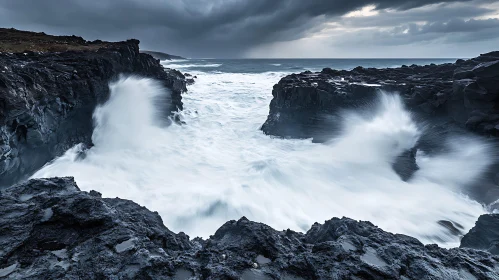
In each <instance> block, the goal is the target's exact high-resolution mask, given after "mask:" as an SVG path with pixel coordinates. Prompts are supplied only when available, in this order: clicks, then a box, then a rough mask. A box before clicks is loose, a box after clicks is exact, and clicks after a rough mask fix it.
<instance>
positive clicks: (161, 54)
mask: <svg viewBox="0 0 499 280" xmlns="http://www.w3.org/2000/svg"><path fill="white" fill-rule="evenodd" d="M140 52H141V53H146V54H150V55H152V56H153V57H154V58H156V59H160V60H172V59H185V58H184V57H181V56H178V55H171V54H167V53H164V52H155V51H140Z"/></svg>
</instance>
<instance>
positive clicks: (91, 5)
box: [0, 0, 490, 57]
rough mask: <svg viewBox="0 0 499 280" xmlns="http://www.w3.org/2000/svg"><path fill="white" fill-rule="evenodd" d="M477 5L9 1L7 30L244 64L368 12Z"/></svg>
mask: <svg viewBox="0 0 499 280" xmlns="http://www.w3.org/2000/svg"><path fill="white" fill-rule="evenodd" d="M470 1H471V0H448V1H445V0H443V1H442V0H417V1H416V0H405V1H400V0H377V1H373V0H350V1H344V0H213V1H209V0H191V1H188V0H185V1H180V0H177V1H175V0H98V1H97V0H95V1H91V0H64V1H61V0H44V1H39V0H3V1H2V3H1V6H0V24H1V25H3V26H8V27H10V26H13V27H18V28H30V29H37V30H38V31H46V32H54V33H66V34H67V33H70V34H78V35H83V36H86V37H90V39H96V38H101V39H108V40H117V39H126V38H129V37H137V38H139V39H141V40H142V42H143V45H144V46H145V47H148V48H152V49H157V50H168V51H170V52H172V53H177V54H181V55H187V56H210V57H214V56H238V55H241V54H242V53H244V52H245V51H247V50H248V49H251V48H253V47H255V46H259V45H261V44H266V43H272V42H279V41H288V40H294V39H299V38H302V37H306V36H307V35H308V34H310V33H311V32H315V31H319V30H321V29H322V28H323V26H322V24H323V23H324V22H326V21H330V20H335V19H336V20H339V18H340V16H342V15H344V14H346V13H348V12H351V11H353V10H356V9H360V8H361V7H364V6H366V5H376V7H377V9H378V10H380V11H382V10H383V9H389V10H395V11H397V12H400V13H404V12H405V11H410V10H411V9H414V8H418V7H422V6H425V5H429V4H437V3H455V2H460V3H469V2H470ZM481 2H486V0H483V1H481ZM471 7H473V6H471ZM433 11H434V12H435V13H438V11H436V10H433ZM461 12H462V13H463V14H467V15H468V16H478V15H480V14H485V13H487V12H490V11H489V10H488V9H486V8H479V7H476V8H474V9H467V10H462V11H461ZM395 15H396V13H395ZM454 17H455V15H454ZM403 20H404V19H399V22H396V23H392V24H400V23H401V22H400V21H403ZM453 25H458V23H455V24H453ZM465 25H466V24H465ZM474 26H476V27H477V28H479V27H480V26H479V24H475V25H474ZM437 27H438V26H433V27H432V28H437ZM456 27H457V26H456ZM463 27H464V26H462V27H461V28H463ZM466 27H467V28H472V26H471V25H466ZM429 28H430V27H429ZM440 29H442V30H445V27H443V26H441V27H440ZM442 32H445V31H442Z"/></svg>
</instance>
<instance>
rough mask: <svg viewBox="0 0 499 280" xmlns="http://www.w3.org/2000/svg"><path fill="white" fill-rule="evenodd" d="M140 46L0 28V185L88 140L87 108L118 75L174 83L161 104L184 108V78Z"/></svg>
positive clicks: (89, 113)
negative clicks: (182, 99)
mask: <svg viewBox="0 0 499 280" xmlns="http://www.w3.org/2000/svg"><path fill="white" fill-rule="evenodd" d="M138 45H139V41H137V40H129V41H126V42H118V43H108V42H102V41H95V42H87V41H85V40H83V39H82V38H80V37H76V36H59V37H58V36H48V35H45V34H43V33H31V32H23V31H17V30H11V29H0V46H1V48H0V50H1V51H2V52H0V187H1V186H6V185H10V184H12V183H13V182H16V181H18V180H20V179H23V178H25V177H26V176H29V175H31V174H32V173H33V172H34V171H35V170H36V169H38V168H40V167H41V166H43V165H44V164H45V163H46V162H48V161H50V160H51V159H53V158H54V157H56V156H59V155H61V154H62V153H63V152H64V151H66V150H67V149H68V148H70V147H72V146H73V145H75V144H77V143H84V144H86V145H91V135H92V129H93V123H92V112H93V110H94V108H95V106H96V105H97V104H99V103H102V102H104V101H106V100H107V98H108V97H109V87H108V84H109V82H110V81H112V80H113V79H116V78H117V77H118V75H119V74H134V75H140V76H144V77H150V78H154V79H157V80H158V81H159V82H160V83H162V84H163V85H164V86H165V87H166V88H169V89H171V100H169V101H167V104H166V105H165V106H166V107H167V108H165V109H166V111H167V112H173V111H177V110H178V109H182V101H181V92H183V91H185V90H186V82H185V77H184V76H183V75H182V74H181V73H180V72H178V71H176V70H171V69H164V68H163V67H162V66H161V64H160V63H159V62H158V61H157V60H156V59H154V58H153V57H151V56H150V55H147V54H141V53H139V46H138ZM19 50H26V51H22V52H20V53H19V52H17V51H19ZM11 52H13V53H11Z"/></svg>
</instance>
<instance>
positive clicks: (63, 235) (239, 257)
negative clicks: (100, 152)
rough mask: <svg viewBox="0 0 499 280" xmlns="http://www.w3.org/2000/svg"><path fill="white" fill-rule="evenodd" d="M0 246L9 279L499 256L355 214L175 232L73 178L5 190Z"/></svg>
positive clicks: (337, 272) (421, 267)
mask: <svg viewBox="0 0 499 280" xmlns="http://www.w3.org/2000/svg"><path fill="white" fill-rule="evenodd" d="M46 209H52V210H51V211H52V214H51V215H50V217H49V218H47V215H46V213H47V210H46ZM0 248H1V249H0V275H2V276H3V277H5V278H7V279H26V278H27V279H40V278H43V279H57V278H67V279H188V278H189V277H193V278H194V279H463V278H467V279H497V278H498V277H499V272H498V270H497V267H499V257H497V256H493V255H491V254H489V253H487V252H484V251H476V250H473V249H457V248H456V249H450V250H447V249H442V248H439V247H438V246H436V245H426V246H425V245H423V244H422V243H420V242H419V241H418V240H417V239H415V238H412V237H409V236H405V235H400V234H391V233H388V232H385V231H383V230H381V229H379V228H377V227H376V226H374V225H373V224H371V223H369V222H358V221H354V220H352V219H348V218H342V219H338V218H333V219H331V220H329V221H326V222H325V223H324V224H317V223H316V224H314V225H313V226H312V228H311V229H310V230H309V231H308V232H307V233H305V234H304V233H297V232H294V231H291V230H286V231H276V230H274V229H272V228H271V227H269V226H267V225H265V224H261V223H255V222H252V221H249V220H248V219H246V218H244V217H243V218H241V219H240V220H239V221H229V222H227V223H225V224H224V225H223V226H222V227H221V228H220V229H218V230H217V231H216V232H215V234H214V235H213V236H211V237H210V238H209V239H207V240H203V239H201V238H195V239H192V240H191V239H189V237H188V236H186V235H185V234H183V233H179V234H175V233H173V232H171V231H169V230H168V229H167V228H166V227H165V226H164V225H163V222H162V220H161V217H160V216H159V215H158V214H157V213H156V212H150V211H149V210H147V209H146V208H145V207H141V206H139V205H137V204H136V203H134V202H132V201H129V200H123V199H119V198H102V197H101V195H100V194H99V193H98V192H95V191H91V192H83V191H80V190H79V189H78V187H77V185H76V184H75V182H74V181H73V179H72V178H52V179H37V180H30V181H28V182H26V183H24V184H20V185H16V186H13V187H10V188H7V189H4V190H3V191H1V192H0ZM248 277H249V278H248Z"/></svg>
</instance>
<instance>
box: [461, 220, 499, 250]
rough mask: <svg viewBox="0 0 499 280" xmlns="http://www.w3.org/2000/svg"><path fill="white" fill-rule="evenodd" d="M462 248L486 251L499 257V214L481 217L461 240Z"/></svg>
mask: <svg viewBox="0 0 499 280" xmlns="http://www.w3.org/2000/svg"><path fill="white" fill-rule="evenodd" d="M461 248H473V249H479V250H486V251H489V252H491V253H492V254H495V255H499V214H488V215H482V216H480V218H478V221H477V222H476V224H475V226H474V227H473V228H472V229H471V230H470V231H469V232H468V233H467V234H466V235H465V236H464V237H463V239H462V240H461Z"/></svg>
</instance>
